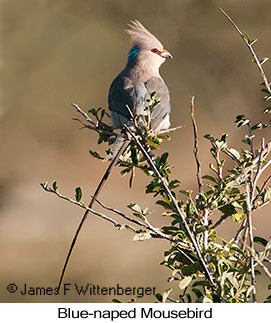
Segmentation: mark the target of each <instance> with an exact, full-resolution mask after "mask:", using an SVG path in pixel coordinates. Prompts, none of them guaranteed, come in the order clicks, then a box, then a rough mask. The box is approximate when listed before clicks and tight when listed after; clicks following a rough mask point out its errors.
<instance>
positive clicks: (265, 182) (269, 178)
mask: <svg viewBox="0 0 271 323" xmlns="http://www.w3.org/2000/svg"><path fill="white" fill-rule="evenodd" d="M270 180H271V175H269V176H268V177H267V179H266V180H265V181H264V183H263V185H262V187H261V189H260V191H259V193H258V194H257V195H256V196H255V198H254V200H253V205H254V203H255V202H256V201H257V199H258V198H259V196H260V195H261V194H262V192H263V190H264V188H265V186H266V185H267V184H268V182H269V181H270Z"/></svg>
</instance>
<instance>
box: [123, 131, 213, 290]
mask: <svg viewBox="0 0 271 323" xmlns="http://www.w3.org/2000/svg"><path fill="white" fill-rule="evenodd" d="M124 127H125V129H126V130H127V131H128V132H129V133H130V135H131V136H132V138H133V139H134V141H135V142H136V144H137V145H138V147H139V149H140V150H141V151H142V153H143V155H144V156H145V158H146V160H147V161H148V162H149V164H150V167H151V168H152V169H153V171H154V172H155V173H156V175H157V176H158V177H159V179H160V180H161V182H162V184H163V186H164V188H165V190H166V192H167V194H168V195H169V197H170V198H171V200H172V203H173V205H174V207H175V209H176V211H177V213H178V214H179V215H180V219H181V222H182V225H183V226H184V228H185V230H186V232H187V234H188V236H189V238H190V240H191V242H192V244H193V246H194V248H195V251H196V253H197V256H198V258H199V261H200V263H201V265H202V267H203V270H204V272H205V274H206V278H207V279H208V280H209V282H210V284H211V286H212V288H215V283H214V281H213V278H212V276H211V274H210V272H209V269H208V268H207V265H206V263H205V260H204V258H203V256H202V254H201V251H200V249H199V246H198V243H197V241H196V239H195V237H194V234H193V233H192V231H191V230H190V227H189V225H188V223H187V222H186V220H185V214H184V213H183V212H182V211H181V209H180V207H179V205H178V202H177V201H176V199H175V197H174V196H173V194H172V192H171V190H170V188H169V185H168V182H167V180H166V178H164V177H163V176H161V174H160V172H159V171H158V169H157V168H156V166H155V164H154V162H153V160H152V158H151V157H150V156H149V154H148V153H147V151H146V150H145V148H144V147H143V146H142V144H141V143H140V141H139V140H138V139H137V137H136V136H135V135H134V133H133V132H132V131H131V130H130V129H129V127H128V126H127V125H124Z"/></svg>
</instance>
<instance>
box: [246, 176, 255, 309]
mask: <svg viewBox="0 0 271 323" xmlns="http://www.w3.org/2000/svg"><path fill="white" fill-rule="evenodd" d="M252 185H253V184H252V178H251V176H249V179H248V181H247V184H246V195H247V225H248V235H249V244H250V248H251V250H252V251H253V252H254V242H253V231H252V230H253V227H252V205H251V202H252V191H253V188H252ZM244 244H245V242H244ZM250 269H251V285H252V286H253V289H252V300H253V303H256V301H257V300H256V277H255V266H254V258H253V257H252V256H251V257H250Z"/></svg>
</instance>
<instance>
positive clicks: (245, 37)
mask: <svg viewBox="0 0 271 323" xmlns="http://www.w3.org/2000/svg"><path fill="white" fill-rule="evenodd" d="M244 40H245V41H246V42H247V43H248V44H250V43H251V40H250V38H249V36H248V35H244Z"/></svg>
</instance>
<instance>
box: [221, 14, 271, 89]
mask: <svg viewBox="0 0 271 323" xmlns="http://www.w3.org/2000/svg"><path fill="white" fill-rule="evenodd" d="M219 10H220V11H221V12H222V13H223V15H224V16H226V17H227V19H228V20H229V21H230V23H231V24H232V25H233V26H234V28H235V29H236V30H237V31H238V33H239V35H240V36H241V37H242V39H243V41H244V42H245V44H246V45H247V47H248V49H249V51H250V53H251V55H252V56H253V59H254V61H255V63H256V65H257V67H258V69H259V71H260V73H261V76H262V78H263V81H264V84H265V87H266V89H267V90H268V92H269V93H271V88H270V84H269V82H268V79H267V77H266V75H265V73H264V70H263V68H262V64H261V62H260V61H259V59H258V57H257V55H256V53H255V51H254V49H253V47H252V44H251V43H250V42H249V41H248V40H247V39H246V37H245V35H244V34H243V33H242V31H241V30H240V29H239V27H238V26H237V25H236V23H235V22H234V21H233V20H232V19H231V17H230V16H229V15H228V14H227V13H226V12H225V11H224V10H223V9H222V8H219Z"/></svg>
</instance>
